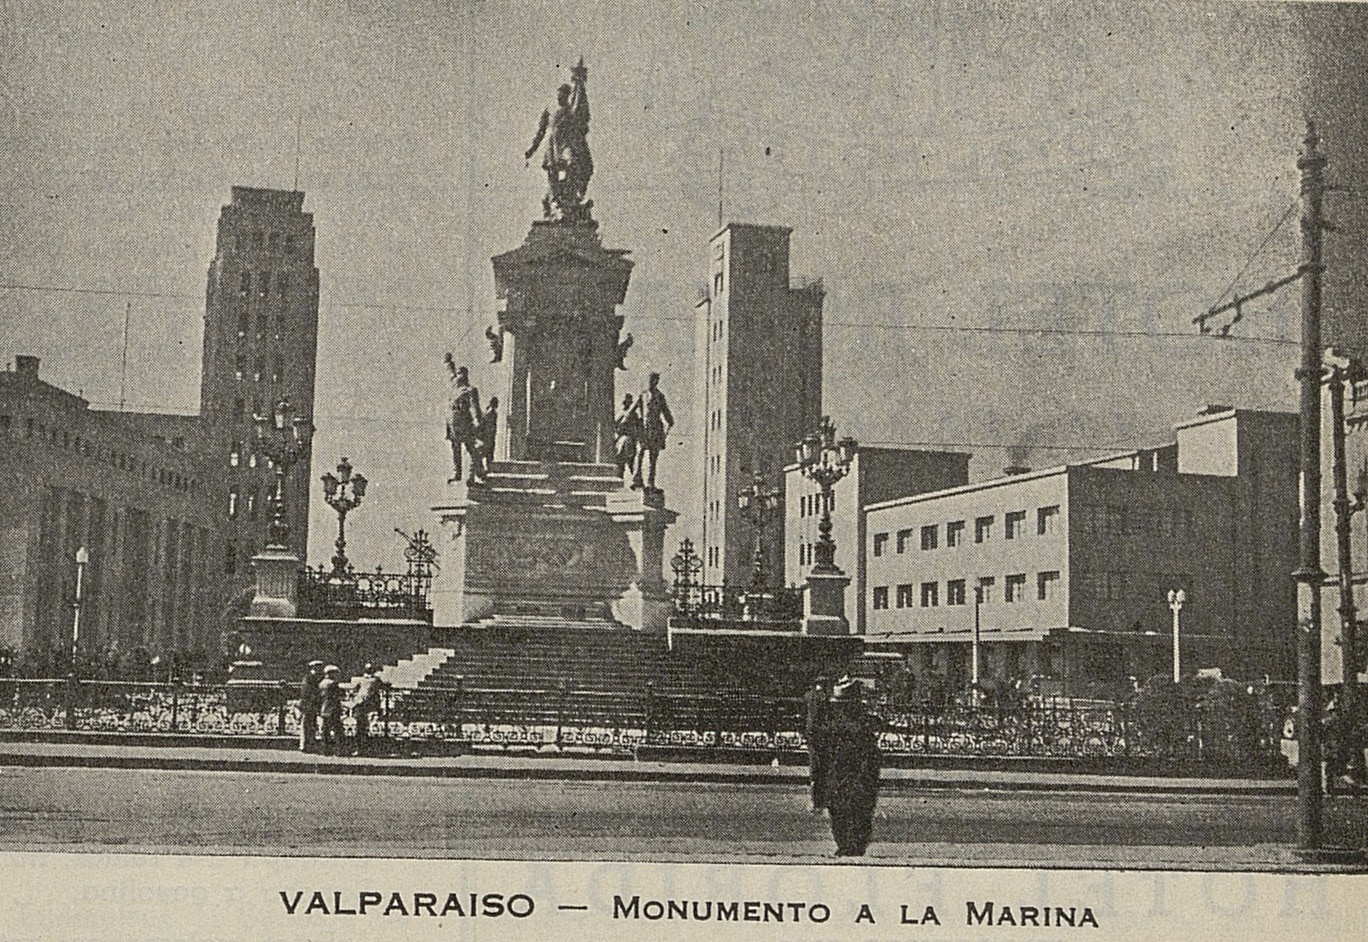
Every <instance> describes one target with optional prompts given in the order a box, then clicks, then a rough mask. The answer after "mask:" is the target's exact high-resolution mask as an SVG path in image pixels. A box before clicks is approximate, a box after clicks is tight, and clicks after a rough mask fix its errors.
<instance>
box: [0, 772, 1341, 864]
mask: <svg viewBox="0 0 1368 942" xmlns="http://www.w3.org/2000/svg"><path fill="white" fill-rule="evenodd" d="M1293 820H1294V801H1293V799H1291V798H1290V797H1286V796H1282V795H1272V796H1270V795H1228V796H1227V795H1143V794H1124V795H1122V794H1111V795H1098V794H1089V793H1079V792H1030V793H1023V792H1019V791H1004V790H997V789H990V788H984V789H972V790H970V789H963V788H956V789H950V788H939V787H934V786H926V787H916V788H899V789H886V790H885V792H884V794H883V796H882V798H881V801H880V810H879V818H878V820H877V822H876V826H875V846H874V847H873V848H872V849H871V855H872V857H873V860H872V861H871V862H880V861H883V862H888V863H892V862H897V863H907V862H935V863H942V864H950V865H954V864H956V863H964V864H972V865H975V866H983V865H986V864H1004V865H1009V864H1013V863H1016V864H1029V865H1035V866H1049V865H1055V866H1079V865H1086V864H1089V863H1103V864H1106V863H1114V864H1118V865H1125V866H1163V867H1172V868H1181V867H1185V866H1186V867H1200V866H1221V867H1230V868H1243V867H1251V868H1268V867H1284V866H1292V865H1294V864H1295V858H1293V857H1292V856H1291V854H1290V851H1289V850H1288V849H1287V848H1288V845H1291V844H1292V842H1293V841H1294V829H1293ZM1327 820H1328V824H1329V831H1330V833H1332V834H1333V835H1334V836H1335V839H1336V842H1337V843H1350V844H1355V845H1357V846H1363V845H1364V843H1365V840H1368V800H1365V799H1361V798H1360V799H1335V800H1331V801H1329V802H1328V803H1327ZM0 848H4V849H41V850H76V851H84V850H119V851H151V852H157V851H182V852H185V851H188V852H207V853H230V854H238V853H267V854H274V853H284V854H307V855H322V856H327V855H347V856H358V855H366V856H376V855H379V856H416V857H425V856H454V857H487V858H507V857H513V858H535V859H601V858H624V859H637V860H646V859H653V860H676V859H683V860H754V861H757V862H759V861H765V862H783V861H787V860H794V861H798V860H811V859H815V858H818V857H821V856H822V855H824V854H825V853H826V852H827V851H828V850H829V849H830V838H829V834H828V832H827V829H826V821H825V819H824V818H822V817H819V816H814V815H811V814H809V813H808V812H807V809H806V799H805V794H804V791H803V789H802V787H801V785H800V784H798V783H795V782H792V781H787V782H774V783H756V782H748V783H719V782H712V783H694V782H685V781H678V782H675V781H665V782H630V781H555V780H552V781H520V780H509V779H471V778H462V779H439V778H417V777H393V776H358V775H336V774H298V773H285V774H282V773H278V772H203V771H180V770H169V771H168V770H143V769H83V768H4V769H0Z"/></svg>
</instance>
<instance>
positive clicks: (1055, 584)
mask: <svg viewBox="0 0 1368 942" xmlns="http://www.w3.org/2000/svg"><path fill="white" fill-rule="evenodd" d="M1058 595H1059V572H1058V570H1052V571H1050V572H1040V573H1036V598H1037V599H1038V600H1039V601H1041V602H1049V601H1053V600H1054V599H1055V598H1056V597H1057V596H1058Z"/></svg>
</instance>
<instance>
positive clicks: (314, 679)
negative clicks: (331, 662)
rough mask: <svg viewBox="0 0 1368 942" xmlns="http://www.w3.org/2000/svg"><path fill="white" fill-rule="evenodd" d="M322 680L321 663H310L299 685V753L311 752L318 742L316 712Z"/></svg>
mask: <svg viewBox="0 0 1368 942" xmlns="http://www.w3.org/2000/svg"><path fill="white" fill-rule="evenodd" d="M322 679H323V662H322V661H310V662H309V666H308V667H307V668H305V670H304V679H303V680H302V681H300V684H299V751H300V752H313V751H314V746H315V744H316V743H317V742H318V712H319V707H320V706H321V705H322V699H321V695H320V694H319V690H318V683H319V681H321V680H322Z"/></svg>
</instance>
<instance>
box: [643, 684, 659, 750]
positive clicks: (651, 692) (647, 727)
mask: <svg viewBox="0 0 1368 942" xmlns="http://www.w3.org/2000/svg"><path fill="white" fill-rule="evenodd" d="M655 720H656V692H655V681H653V680H648V681H646V693H645V711H644V713H643V715H642V720H641V726H642V732H643V733H644V734H645V736H646V742H647V743H648V744H649V743H650V742H651V741H652V740H651V732H652V730H651V726H652V724H653V723H654V722H655Z"/></svg>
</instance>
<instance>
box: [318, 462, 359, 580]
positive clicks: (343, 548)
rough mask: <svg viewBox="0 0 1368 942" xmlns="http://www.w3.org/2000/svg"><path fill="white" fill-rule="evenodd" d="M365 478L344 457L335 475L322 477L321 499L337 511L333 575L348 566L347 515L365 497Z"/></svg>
mask: <svg viewBox="0 0 1368 942" xmlns="http://www.w3.org/2000/svg"><path fill="white" fill-rule="evenodd" d="M367 483H369V482H368V481H367V480H366V476H365V475H363V474H362V473H361V472H359V471H353V470H352V466H351V461H349V460H348V459H347V458H346V457H345V456H343V458H342V460H341V461H339V462H338V463H337V474H335V475H334V474H333V473H332V472H331V471H329V472H327V473H326V474H324V475H323V499H324V500H325V501H327V502H328V506H329V507H331V508H332V509H333V510H335V511H337V543H336V544H334V545H335V546H336V547H337V552H336V553H335V554H333V558H332V565H333V575H338V576H340V575H343V574H344V573H346V571H347V569H348V568H349V566H350V563H348V562H347V514H349V513H351V512H352V511H353V510H355V509H356V508H357V507H359V506H361V499H362V498H363V497H365V496H366V484H367Z"/></svg>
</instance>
